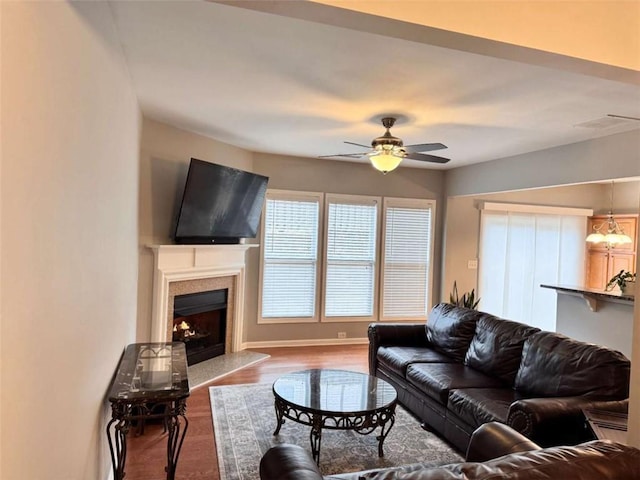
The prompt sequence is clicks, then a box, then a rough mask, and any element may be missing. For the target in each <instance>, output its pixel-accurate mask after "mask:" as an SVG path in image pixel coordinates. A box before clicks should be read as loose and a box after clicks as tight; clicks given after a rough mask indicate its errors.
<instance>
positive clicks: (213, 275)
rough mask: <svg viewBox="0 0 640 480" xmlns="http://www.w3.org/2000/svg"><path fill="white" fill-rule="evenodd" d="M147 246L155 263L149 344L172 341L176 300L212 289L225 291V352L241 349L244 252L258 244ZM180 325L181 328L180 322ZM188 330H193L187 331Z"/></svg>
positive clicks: (223, 335) (223, 336)
mask: <svg viewBox="0 0 640 480" xmlns="http://www.w3.org/2000/svg"><path fill="white" fill-rule="evenodd" d="M149 247H150V248H151V250H153V253H154V264H155V265H154V266H155V268H154V275H153V301H152V318H151V332H150V333H151V335H150V340H151V341H152V342H171V341H173V338H174V337H173V333H174V332H173V327H174V303H175V299H176V298H179V297H181V296H183V295H190V294H198V293H202V292H209V291H214V290H226V292H227V293H226V304H227V306H226V309H225V322H224V323H225V331H224V334H222V338H224V341H223V343H224V353H225V354H226V353H233V352H239V351H241V350H243V348H244V347H243V343H242V332H243V323H244V314H243V307H244V284H245V280H244V277H245V253H246V252H247V250H249V248H251V247H253V248H257V247H258V245H255V244H252V245H249V244H240V245H150V246H149ZM214 311H215V310H214ZM221 313H222V312H220V313H217V314H215V315H220V314H221ZM186 323H187V324H188V323H189V322H186ZM180 325H181V326H182V321H180ZM187 330H191V331H193V330H192V329H190V328H187ZM187 335H189V334H187Z"/></svg>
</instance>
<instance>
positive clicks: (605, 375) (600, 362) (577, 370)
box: [515, 332, 630, 399]
mask: <svg viewBox="0 0 640 480" xmlns="http://www.w3.org/2000/svg"><path fill="white" fill-rule="evenodd" d="M629 371H630V362H629V360H628V359H627V358H626V357H625V356H624V355H623V354H622V353H620V352H617V351H615V350H610V349H608V348H606V347H602V346H599V345H593V344H591V343H584V342H579V341H577V340H573V339H571V338H568V337H565V336H564V335H560V334H559V333H551V332H538V333H534V334H533V335H531V336H530V337H529V338H527V340H525V342H524V348H523V352H522V362H521V363H520V368H519V370H518V374H517V375H516V381H515V388H516V390H519V391H521V392H524V393H526V394H528V395H531V396H541V397H557V396H560V397H564V396H567V397H568V396H574V395H586V396H590V397H604V398H611V399H621V398H626V397H627V396H628V395H629Z"/></svg>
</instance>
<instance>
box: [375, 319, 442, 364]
mask: <svg viewBox="0 0 640 480" xmlns="http://www.w3.org/2000/svg"><path fill="white" fill-rule="evenodd" d="M367 334H368V336H369V374H370V375H375V372H376V367H377V358H376V353H377V352H378V347H381V346H390V345H398V346H413V347H419V346H425V347H426V346H428V345H429V343H428V342H427V334H426V331H425V324H424V323H371V324H369V329H368V331H367Z"/></svg>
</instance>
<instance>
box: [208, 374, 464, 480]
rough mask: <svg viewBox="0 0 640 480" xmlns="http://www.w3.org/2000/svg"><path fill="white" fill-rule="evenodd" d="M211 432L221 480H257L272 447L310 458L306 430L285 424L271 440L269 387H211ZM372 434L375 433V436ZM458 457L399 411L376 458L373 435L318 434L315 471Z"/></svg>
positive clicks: (443, 461) (436, 461)
mask: <svg viewBox="0 0 640 480" xmlns="http://www.w3.org/2000/svg"><path fill="white" fill-rule="evenodd" d="M209 395H210V398H211V409H212V414H213V428H214V434H215V439H216V448H217V453H218V464H219V466H220V479H221V480H257V479H259V478H260V476H259V473H258V471H259V470H258V467H259V463H260V458H261V457H262V455H263V454H264V452H266V451H267V450H268V449H269V448H270V447H271V446H273V445H276V444H278V443H293V444H296V445H300V446H302V447H304V448H305V449H306V450H307V451H309V452H311V446H310V443H309V432H310V427H308V426H306V425H300V424H298V423H296V422H293V421H291V420H286V421H285V423H284V425H283V426H282V428H281V430H280V433H279V434H278V435H276V436H274V435H273V431H274V430H275V427H276V417H275V410H274V406H273V392H272V390H271V385H270V384H252V385H232V386H222V387H210V388H209ZM376 433H377V431H376ZM461 460H462V457H461V456H460V455H459V454H458V453H457V452H456V451H455V450H454V449H453V448H451V447H450V446H449V445H448V444H446V443H445V442H444V441H443V440H441V439H439V438H438V437H437V436H436V435H434V434H433V433H430V432H426V431H424V430H423V429H422V428H420V423H419V422H418V420H416V419H415V418H414V417H413V416H412V415H411V414H409V413H407V411H406V410H404V409H403V408H402V407H400V406H399V405H398V407H397V409H396V422H395V424H394V426H393V428H392V429H391V431H390V432H389V436H388V437H387V438H386V440H385V442H384V457H382V458H380V457H378V442H377V440H376V434H375V433H373V434H370V435H359V434H357V433H355V432H349V431H341V430H323V431H322V447H321V451H320V470H321V471H322V473H323V474H324V475H330V474H334V473H344V472H355V471H359V470H368V469H372V468H385V467H390V466H397V465H404V464H407V463H416V462H433V464H434V465H442V464H446V463H453V462H459V461H461Z"/></svg>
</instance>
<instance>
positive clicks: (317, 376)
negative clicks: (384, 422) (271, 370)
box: [273, 369, 398, 414]
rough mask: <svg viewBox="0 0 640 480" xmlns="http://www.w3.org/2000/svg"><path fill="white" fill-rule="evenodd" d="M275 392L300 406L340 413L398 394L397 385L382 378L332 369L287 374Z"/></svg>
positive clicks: (372, 406) (380, 404)
mask: <svg viewBox="0 0 640 480" xmlns="http://www.w3.org/2000/svg"><path fill="white" fill-rule="evenodd" d="M273 393H274V394H275V395H276V396H278V397H280V398H281V399H282V400H284V401H285V402H287V403H289V404H290V405H292V406H295V407H298V408H302V409H308V410H313V411H322V412H325V413H338V414H344V413H359V412H370V411H373V410H378V409H381V408H385V407H388V406H389V405H390V404H391V403H393V402H395V401H396V399H397V397H398V394H397V392H396V390H395V388H393V386H392V385H390V384H389V383H387V382H385V381H384V380H382V379H380V378H376V377H372V376H370V375H367V374H364V373H359V372H350V371H347V370H330V369H313V370H303V371H300V372H293V373H289V374H286V375H283V376H282V377H280V378H278V379H277V380H276V381H275V382H274V384H273Z"/></svg>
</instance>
